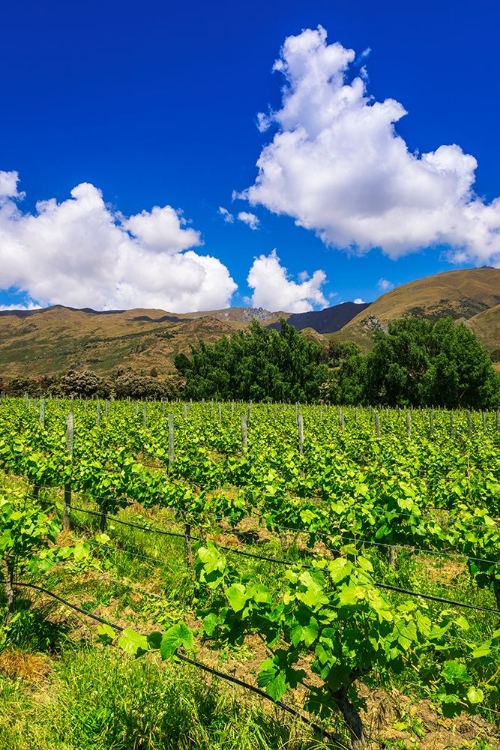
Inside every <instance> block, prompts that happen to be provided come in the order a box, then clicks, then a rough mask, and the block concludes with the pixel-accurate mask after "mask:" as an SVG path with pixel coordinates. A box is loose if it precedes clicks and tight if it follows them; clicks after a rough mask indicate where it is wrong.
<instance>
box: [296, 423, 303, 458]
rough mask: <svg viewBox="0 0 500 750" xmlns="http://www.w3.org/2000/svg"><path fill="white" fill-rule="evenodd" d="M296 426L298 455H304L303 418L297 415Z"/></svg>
mask: <svg viewBox="0 0 500 750" xmlns="http://www.w3.org/2000/svg"><path fill="white" fill-rule="evenodd" d="M297 426H298V431H299V453H300V455H301V456H303V455H304V417H303V416H302V414H299V415H298V417H297Z"/></svg>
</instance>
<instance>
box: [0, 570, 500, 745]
mask: <svg viewBox="0 0 500 750" xmlns="http://www.w3.org/2000/svg"><path fill="white" fill-rule="evenodd" d="M0 583H5V579H4V578H0ZM115 583H121V584H123V585H128V584H127V583H125V582H123V581H115ZM13 586H14V587H15V588H30V589H33V590H35V591H37V592H38V593H41V594H45V595H46V596H49V597H51V598H52V599H54V600H56V601H58V602H60V603H61V604H63V605H64V606H66V607H68V608H69V609H70V610H73V611H74V612H77V613H78V614H81V615H83V616H84V617H88V618H89V619H91V620H93V621H94V622H98V623H100V624H101V625H108V626H109V627H111V628H112V629H113V630H115V631H117V632H120V633H123V632H124V631H125V630H126V628H125V627H124V626H122V625H119V624H118V623H114V622H112V621H111V620H109V619H106V618H103V617H100V616H99V615H96V614H95V613H94V612H90V611H89V610H87V609H85V608H83V607H81V606H80V605H77V604H74V603H73V602H70V601H68V600H67V599H65V598H64V597H62V596H60V595H59V594H56V593H55V592H54V591H51V590H50V589H47V588H46V587H44V586H40V585H38V584H33V583H27V582H21V581H16V582H15V583H14V584H13ZM148 593H150V592H148ZM133 629H134V630H136V631H137V627H136V626H133ZM175 657H176V658H177V659H179V660H180V661H183V662H185V663H187V664H190V665H191V666H194V667H196V668H198V669H201V670H202V671H204V672H206V673H208V674H211V675H214V676H216V677H219V678H220V679H222V680H225V681H227V682H230V683H232V684H234V685H237V686H238V687H241V688H243V689H245V690H248V691H250V692H252V693H254V694H256V695H258V696H259V697H260V698H263V699H264V700H267V701H269V702H271V703H273V704H274V705H275V706H276V707H278V708H281V709H282V710H283V711H285V712H287V713H289V714H290V715H292V716H293V717H294V718H297V719H299V720H300V721H302V722H303V723H305V724H307V725H308V726H310V727H311V728H312V729H313V730H314V731H315V732H316V733H318V734H321V735H322V736H324V737H326V738H327V739H334V737H333V735H332V734H331V733H330V732H329V731H328V730H327V729H325V728H324V727H322V726H320V725H319V724H317V723H316V722H315V721H313V720H312V719H311V718H310V717H309V716H307V715H305V714H303V713H302V712H300V711H297V710H296V709H294V708H292V707H291V706H289V705H288V704H286V703H284V702H283V701H281V700H275V699H274V698H272V697H271V696H270V695H268V694H267V693H266V692H264V691H263V690H261V689H260V688H258V687H256V686H255V685H251V684H250V683H248V682H245V681H244V680H241V679H239V678H238V677H235V676H234V675H229V674H227V673H226V672H221V671H220V670H218V669H215V668H214V667H211V666H209V665H208V664H205V663H203V662H200V661H198V660H196V659H191V658H190V657H188V656H186V655H184V654H181V653H179V652H178V651H176V652H175ZM407 684H409V685H412V686H414V687H417V688H419V689H421V687H422V686H421V685H418V684H417V683H414V682H408V683H407ZM477 708H478V709H482V710H484V711H487V712H489V713H492V714H494V715H498V716H500V711H496V710H495V709H492V708H489V707H488V706H484V705H483V704H480V705H478V706H477ZM335 739H336V740H337V741H338V738H335ZM370 739H371V740H374V739H375V738H370ZM375 741H376V742H377V744H378V745H379V747H385V745H384V743H381V742H380V741H378V740H376V739H375Z"/></svg>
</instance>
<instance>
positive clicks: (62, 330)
mask: <svg viewBox="0 0 500 750" xmlns="http://www.w3.org/2000/svg"><path fill="white" fill-rule="evenodd" d="M357 309H358V306H357V305H353V304H352V303H345V304H343V305H336V306H334V307H332V308H328V309H326V310H323V311H320V312H314V313H301V314H295V315H290V313H283V312H268V311H267V310H262V309H260V308H257V309H255V308H241V307H240V308H237V307H236V308H229V309H227V310H214V311H211V312H197V313H188V314H173V313H168V312H165V310H143V309H134V310H125V311H123V310H116V311H105V312H95V311H94V310H89V309H86V310H75V309H72V308H67V307H62V306H60V305H57V306H55V307H50V308H47V309H44V310H28V311H27V310H16V311H12V310H9V311H3V312H0V376H1V377H3V378H5V379H7V380H8V379H9V378H13V377H17V376H26V375H30V376H38V375H45V374H51V373H56V372H59V371H61V370H66V369H68V368H70V367H78V368H88V369H90V370H93V371H94V372H97V373H100V374H104V373H107V372H109V371H110V370H112V369H113V368H116V367H132V368H133V369H134V370H136V371H138V372H141V371H142V372H143V373H144V374H149V372H150V371H151V369H152V368H155V369H156V370H157V371H158V373H159V374H160V375H167V374H169V373H171V372H174V366H173V360H174V357H175V355H176V354H178V353H179V352H187V353H189V345H190V344H196V343H197V341H198V339H202V340H204V341H206V342H207V343H210V342H213V341H215V340H216V339H217V338H219V337H220V336H222V335H224V334H231V333H232V332H234V331H236V330H240V329H241V328H243V327H244V326H246V325H248V323H250V321H251V320H253V319H257V320H258V321H259V322H260V323H261V324H262V325H265V326H272V325H273V324H275V323H276V322H277V321H279V319H280V318H287V319H288V320H289V321H290V322H291V323H292V324H294V325H295V327H297V328H298V329H299V330H300V329H304V328H305V327H307V329H308V330H307V331H304V333H305V335H308V336H310V337H313V338H315V340H317V341H319V342H320V343H324V344H326V339H327V338H335V339H340V340H350V341H355V342H356V343H358V344H359V345H360V346H361V347H362V348H363V349H365V350H366V349H368V348H369V347H370V344H371V338H370V333H371V331H372V330H373V328H374V327H376V326H380V325H381V326H382V327H385V326H387V323H388V322H389V321H391V320H394V319H396V318H400V317H402V316H404V315H417V316H419V317H424V318H430V319H434V318H437V317H441V316H443V315H452V317H454V318H456V319H467V320H468V325H470V327H471V328H472V330H473V331H474V332H475V333H476V334H477V335H478V336H479V338H480V339H481V340H482V341H483V343H484V344H485V346H486V347H487V348H488V349H489V350H490V351H491V352H495V351H496V350H500V269H495V268H476V269H467V270H461V271H449V272H447V273H442V274H438V275H436V276H431V277H428V278H425V279H419V280H418V281H414V282H412V283H411V284H405V285H404V286H401V287H398V288H397V289H393V290H391V291H390V292H387V294H384V295H382V296H381V297H379V299H378V300H376V301H375V302H373V303H372V304H371V305H370V306H367V307H363V308H362V309H361V311H360V312H359V313H358V314H357V315H356V316H355V317H353V318H352V319H351V320H349V322H347V324H346V325H344V326H343V328H342V329H341V330H340V331H338V332H337V333H326V334H325V336H321V335H320V333H321V332H324V331H325V330H326V331H328V330H329V331H332V330H333V331H334V330H336V327H338V326H340V325H342V324H343V322H344V320H347V317H349V315H352V314H354V312H357ZM346 315H347V317H345V316H346ZM342 316H344V317H342ZM499 358H500V354H499Z"/></svg>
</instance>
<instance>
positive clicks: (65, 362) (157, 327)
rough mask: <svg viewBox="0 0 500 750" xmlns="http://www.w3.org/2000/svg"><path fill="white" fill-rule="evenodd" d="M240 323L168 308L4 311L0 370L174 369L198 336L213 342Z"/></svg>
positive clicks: (12, 372)
mask: <svg viewBox="0 0 500 750" xmlns="http://www.w3.org/2000/svg"><path fill="white" fill-rule="evenodd" d="M237 327H240V326H238V324H235V323H231V322H224V321H221V320H218V319H217V318H213V317H209V316H208V317H207V316H205V317H202V318H198V319H191V318H189V316H181V315H173V314H171V313H166V312H165V311H164V310H137V309H136V310H128V311H124V312H123V311H118V312H110V313H95V312H94V311H84V310H73V309H71V308H66V307H62V306H56V307H51V308H47V309H45V310H33V311H30V313H29V315H25V314H24V313H21V314H18V313H17V312H10V311H9V312H4V313H2V314H0V375H2V376H3V377H5V378H7V379H8V378H11V377H16V376H20V375H22V376H25V375H43V374H49V373H55V372H58V371H60V370H65V369H68V368H69V367H82V368H88V369H90V370H94V371H95V372H98V373H105V372H109V371H110V370H112V369H113V368H114V367H117V366H123V367H132V368H133V369H134V370H137V371H141V370H142V371H143V372H144V373H145V374H149V371H150V370H151V368H153V367H155V368H156V369H157V370H158V372H159V373H160V374H167V373H169V372H172V371H173V370H174V367H173V358H174V357H175V355H176V354H178V353H179V352H182V351H186V352H188V351H189V344H190V343H196V342H197V341H198V339H199V338H202V339H203V340H204V341H207V342H212V341H215V340H216V339H217V338H219V337H220V336H221V335H223V334H225V333H227V334H229V333H232V332H233V331H234V330H235V328H237Z"/></svg>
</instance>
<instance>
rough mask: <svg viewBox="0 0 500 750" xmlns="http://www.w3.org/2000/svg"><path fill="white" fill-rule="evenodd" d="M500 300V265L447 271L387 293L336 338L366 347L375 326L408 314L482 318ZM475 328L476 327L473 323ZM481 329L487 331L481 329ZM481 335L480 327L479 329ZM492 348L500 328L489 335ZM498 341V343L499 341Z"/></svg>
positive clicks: (354, 319)
mask: <svg viewBox="0 0 500 750" xmlns="http://www.w3.org/2000/svg"><path fill="white" fill-rule="evenodd" d="M499 303H500V268H473V269H466V270H460V271H447V272H446V273H440V274H437V275H436V276H429V277H427V278H425V279H419V280H418V281H413V282H411V283H410V284H404V285H403V286H400V287H398V288H397V289H392V290H391V291H390V292H387V293H386V294H383V295H382V296H381V297H379V298H378V299H377V300H376V301H375V302H373V303H372V304H371V305H370V307H369V308H368V309H367V310H364V311H363V312H361V313H360V314H359V315H357V316H356V317H355V318H353V319H352V320H351V321H350V323H348V324H347V325H346V326H344V328H343V329H342V330H341V331H340V332H339V333H337V334H334V335H333V338H335V339H339V340H343V341H345V340H350V341H355V342H356V343H358V344H359V345H360V346H361V347H362V348H363V349H367V348H369V347H370V344H371V337H370V333H371V331H373V328H374V327H377V326H378V325H381V326H382V328H384V327H385V326H386V325H387V323H389V322H390V321H391V320H396V319H397V318H402V317H405V316H407V315H415V316H417V317H420V318H425V319H428V320H435V319H437V318H440V317H443V316H445V315H450V316H451V317H453V318H455V319H457V320H458V319H460V318H462V319H464V318H465V319H470V318H473V317H475V316H476V317H479V316H480V314H481V313H484V312H485V311H487V310H489V309H490V308H493V307H495V306H497V305H498V304H499ZM471 327H472V326H471ZM481 330H483V329H482V328H481ZM476 332H477V333H478V335H479V336H480V338H483V336H482V335H481V334H480V333H479V327H478V330H477V331H476ZM488 341H489V343H488V342H487V341H486V340H485V345H486V346H488V348H490V349H492V348H496V347H497V346H498V347H500V331H498V330H497V331H496V333H494V334H492V335H491V336H490V337H489V340H488ZM495 342H496V343H495Z"/></svg>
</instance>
